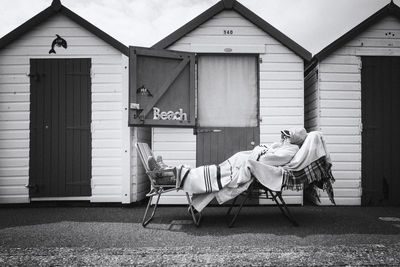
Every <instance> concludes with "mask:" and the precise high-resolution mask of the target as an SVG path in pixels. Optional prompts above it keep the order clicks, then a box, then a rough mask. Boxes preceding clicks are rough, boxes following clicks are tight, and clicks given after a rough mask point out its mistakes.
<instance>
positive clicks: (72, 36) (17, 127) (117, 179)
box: [0, 15, 131, 203]
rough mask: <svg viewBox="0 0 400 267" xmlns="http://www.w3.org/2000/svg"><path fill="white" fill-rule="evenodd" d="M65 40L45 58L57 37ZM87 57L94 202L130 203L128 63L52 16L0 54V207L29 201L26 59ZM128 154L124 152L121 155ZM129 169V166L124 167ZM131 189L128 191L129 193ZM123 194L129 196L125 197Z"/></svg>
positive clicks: (72, 24)
mask: <svg viewBox="0 0 400 267" xmlns="http://www.w3.org/2000/svg"><path fill="white" fill-rule="evenodd" d="M56 33H57V34H59V35H61V36H62V37H63V38H64V39H66V40H67V42H68V49H66V50H64V49H63V48H56V51H57V54H56V55H54V54H53V55H51V56H49V54H48V51H49V50H50V45H51V42H52V41H53V40H54V38H55V34H56ZM63 57H65V58H91V61H92V101H93V103H92V166H93V168H92V196H91V197H90V201H93V202H130V199H129V196H130V193H129V194H128V193H127V190H126V189H125V190H124V192H122V184H125V180H128V181H129V180H130V179H131V178H130V169H129V163H130V152H131V151H130V140H129V135H130V132H129V128H128V126H127V119H125V115H124V114H123V108H124V107H126V106H127V104H128V103H127V101H126V103H125V102H123V100H124V101H125V100H126V99H128V98H127V96H126V95H127V92H128V91H127V90H128V82H127V77H128V75H127V72H128V68H127V67H128V64H127V63H128V59H127V57H126V56H124V55H122V54H121V52H119V51H118V50H116V49H114V48H113V47H111V46H110V45H109V44H107V43H106V42H104V41H103V40H101V39H99V38H97V37H96V36H94V35H93V34H92V33H90V32H89V31H87V30H86V29H84V28H82V27H80V26H79V25H78V24H76V23H75V22H73V21H71V20H69V19H68V18H67V17H65V16H63V15H57V16H55V17H52V18H51V19H49V20H48V21H46V22H44V23H43V24H41V25H40V26H39V27H37V28H35V29H33V30H32V31H30V32H29V33H27V34H25V35H24V36H23V37H22V38H20V39H18V40H16V41H15V42H13V43H12V44H10V45H8V46H7V47H6V48H4V49H2V50H1V51H0V203H18V202H29V201H30V199H29V194H28V190H27V189H26V188H25V187H24V185H26V184H28V181H29V177H28V171H29V170H28V169H29V104H30V103H29V101H30V100H29V95H30V92H29V90H30V89H29V88H30V82H29V77H28V76H27V75H26V74H27V73H29V67H30V66H29V59H30V58H63ZM125 151H127V152H125ZM126 166H128V167H126ZM130 190H131V189H128V191H130ZM125 194H127V195H126V196H125Z"/></svg>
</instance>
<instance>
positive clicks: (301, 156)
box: [227, 131, 335, 227]
mask: <svg viewBox="0 0 400 267" xmlns="http://www.w3.org/2000/svg"><path fill="white" fill-rule="evenodd" d="M252 166H253V167H254V168H259V170H260V169H261V170H268V169H269V168H278V167H271V166H265V165H264V166H263V165H262V164H261V163H258V162H254V163H253V165H252ZM331 166H332V164H331V160H330V156H329V152H328V151H327V149H326V145H325V141H324V138H323V136H322V133H321V132H318V131H314V132H310V133H309V134H308V136H307V138H306V140H305V141H304V143H303V145H302V146H301V148H300V150H299V151H298V152H297V153H296V155H295V156H294V157H293V159H292V160H291V162H289V163H288V164H287V165H285V166H284V167H283V168H282V169H281V174H282V187H281V188H280V190H279V189H276V191H274V190H271V189H270V188H268V186H266V183H263V182H262V181H263V180H264V179H263V177H265V174H266V173H267V172H260V171H258V177H256V175H253V174H252V177H253V178H255V179H253V182H252V184H251V185H250V186H249V188H248V189H247V190H246V191H245V192H243V193H242V195H244V198H243V200H242V202H241V203H240V205H239V208H238V209H236V213H235V214H234V216H233V219H232V220H231V221H230V223H229V227H232V226H233V225H234V223H235V221H236V219H237V217H238V215H239V213H240V211H241V209H242V207H243V205H244V203H245V202H246V201H247V200H248V199H249V198H251V197H257V198H259V197H264V198H267V199H271V200H273V201H274V202H275V203H276V204H277V206H278V208H279V209H280V210H281V212H282V213H283V214H284V215H285V217H287V218H288V219H289V221H290V222H291V223H292V224H293V225H294V226H298V225H299V224H298V222H297V221H296V220H295V219H294V217H293V215H292V214H291V212H290V211H289V208H288V207H287V205H286V203H285V201H284V200H283V198H282V190H283V189H289V190H301V189H306V188H307V189H308V191H309V192H310V194H311V195H312V196H313V197H314V198H315V199H316V200H317V201H319V197H318V194H317V192H316V187H318V188H320V189H323V190H325V191H326V192H327V194H328V196H329V199H330V201H331V202H332V204H335V200H334V194H333V189H332V183H333V182H334V181H335V179H334V177H333V175H332V172H331ZM263 168H264V169H263ZM279 168H280V167H279ZM264 181H265V180H264ZM236 199H237V198H235V199H234V201H233V203H232V205H231V207H230V208H229V209H228V212H227V215H228V216H229V215H230V213H231V211H232V209H233V207H234V204H235V203H236Z"/></svg>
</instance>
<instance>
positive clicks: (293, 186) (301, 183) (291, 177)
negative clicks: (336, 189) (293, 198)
mask: <svg viewBox="0 0 400 267" xmlns="http://www.w3.org/2000/svg"><path fill="white" fill-rule="evenodd" d="M331 167H332V164H331V163H329V162H328V161H327V160H326V158H325V157H321V158H319V159H318V160H316V161H314V162H312V163H311V164H310V165H308V166H307V167H305V168H304V169H302V170H300V171H290V170H284V173H283V189H289V190H301V189H306V188H308V189H311V190H313V191H314V192H312V193H313V195H314V196H315V197H317V199H318V200H319V197H318V194H316V189H315V187H318V188H320V189H323V190H325V191H326V192H327V194H328V197H329V200H330V201H331V202H332V203H333V204H335V200H334V194H333V188H332V183H333V182H335V178H334V177H333V175H332V172H331Z"/></svg>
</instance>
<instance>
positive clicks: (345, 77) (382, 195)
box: [305, 2, 400, 206]
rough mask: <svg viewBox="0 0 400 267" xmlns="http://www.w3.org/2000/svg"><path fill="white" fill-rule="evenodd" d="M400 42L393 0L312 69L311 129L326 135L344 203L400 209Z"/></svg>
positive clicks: (308, 87) (399, 13)
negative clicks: (399, 154)
mask: <svg viewBox="0 0 400 267" xmlns="http://www.w3.org/2000/svg"><path fill="white" fill-rule="evenodd" d="M399 38H400V8H399V7H398V6H397V5H395V4H394V3H393V2H390V3H389V4H388V5H386V6H384V7H383V8H382V9H380V10H379V11H377V12H376V13H375V14H373V15H371V16H370V17H369V18H367V19H366V20H364V21H363V22H361V23H360V24H359V25H357V26H356V27H354V28H353V29H351V30H350V31H349V32H347V33H346V34H344V35H343V36H341V37H340V38H338V39H337V40H336V41H334V42H333V43H331V44H330V45H328V46H327V47H326V48H324V49H323V50H322V51H321V52H319V53H318V54H316V55H315V56H314V57H313V60H312V62H311V63H310V65H309V66H308V67H307V69H306V73H305V74H306V78H305V125H306V127H307V129H308V130H321V131H322V132H323V133H324V134H325V137H326V140H327V145H328V147H329V150H330V152H331V154H332V159H333V173H334V176H335V178H336V179H337V181H336V183H335V184H334V190H335V195H336V196H335V199H336V203H337V204H340V205H363V206H371V205H399V204H400V177H399V175H398V171H397V168H396V166H397V163H398V161H399V156H398V150H399V149H400V145H399V141H398V135H399V133H400V132H399V131H400V130H399V129H400V127H399V124H398V122H399V114H400V95H399V88H400V78H399V77H400V75H399V71H400V39H399ZM321 196H322V203H323V204H324V203H326V204H328V203H329V200H328V199H327V198H326V195H325V194H322V195H321Z"/></svg>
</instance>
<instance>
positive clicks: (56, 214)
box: [0, 204, 400, 237]
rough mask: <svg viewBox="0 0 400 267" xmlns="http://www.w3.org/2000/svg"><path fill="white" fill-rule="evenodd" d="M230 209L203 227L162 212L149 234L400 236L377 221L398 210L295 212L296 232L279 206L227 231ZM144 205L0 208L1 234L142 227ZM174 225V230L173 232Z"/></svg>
mask: <svg viewBox="0 0 400 267" xmlns="http://www.w3.org/2000/svg"><path fill="white" fill-rule="evenodd" d="M227 209H228V208H227V207H219V206H218V207H207V208H206V209H205V210H204V211H203V220H202V223H201V226H200V227H199V228H196V227H195V226H194V225H193V224H191V223H190V219H191V218H190V216H189V213H188V212H187V208H185V207H183V206H161V207H159V209H158V210H157V213H156V215H155V218H154V219H153V221H152V222H151V223H150V224H149V225H148V226H147V229H153V230H167V231H178V232H184V233H187V234H189V235H194V236H202V235H207V236H209V235H213V236H227V235H232V234H240V233H255V234H257V233H273V234H274V235H295V236H299V237H302V236H307V235H342V234H377V235H393V234H400V222H398V223H397V224H396V223H390V222H387V221H382V220H380V219H379V217H396V216H397V217H400V207H337V206H336V207H319V206H291V207H290V209H291V212H292V213H293V216H294V217H295V218H296V220H297V221H298V223H299V224H300V226H299V227H294V226H293V225H292V224H291V223H290V222H289V221H288V220H287V219H286V218H285V217H284V216H283V215H282V213H281V212H280V211H279V209H278V208H277V207H276V206H247V207H244V208H243V210H242V212H241V213H240V215H239V217H238V218H237V221H236V223H235V225H234V227H233V228H228V221H229V220H230V218H229V217H227V216H226V212H227ZM144 210H145V205H144V204H142V205H132V206H129V205H127V206H111V207H101V206H94V207H92V206H89V207H73V206H72V207H71V206H67V207H65V206H53V207H43V206H31V207H11V206H10V207H8V206H3V207H1V208H0V229H5V228H13V227H21V226H32V225H40V224H52V223H58V222H65V221H68V222H88V223H122V224H140V223H141V220H142V216H143V214H144ZM171 225H172V227H171Z"/></svg>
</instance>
